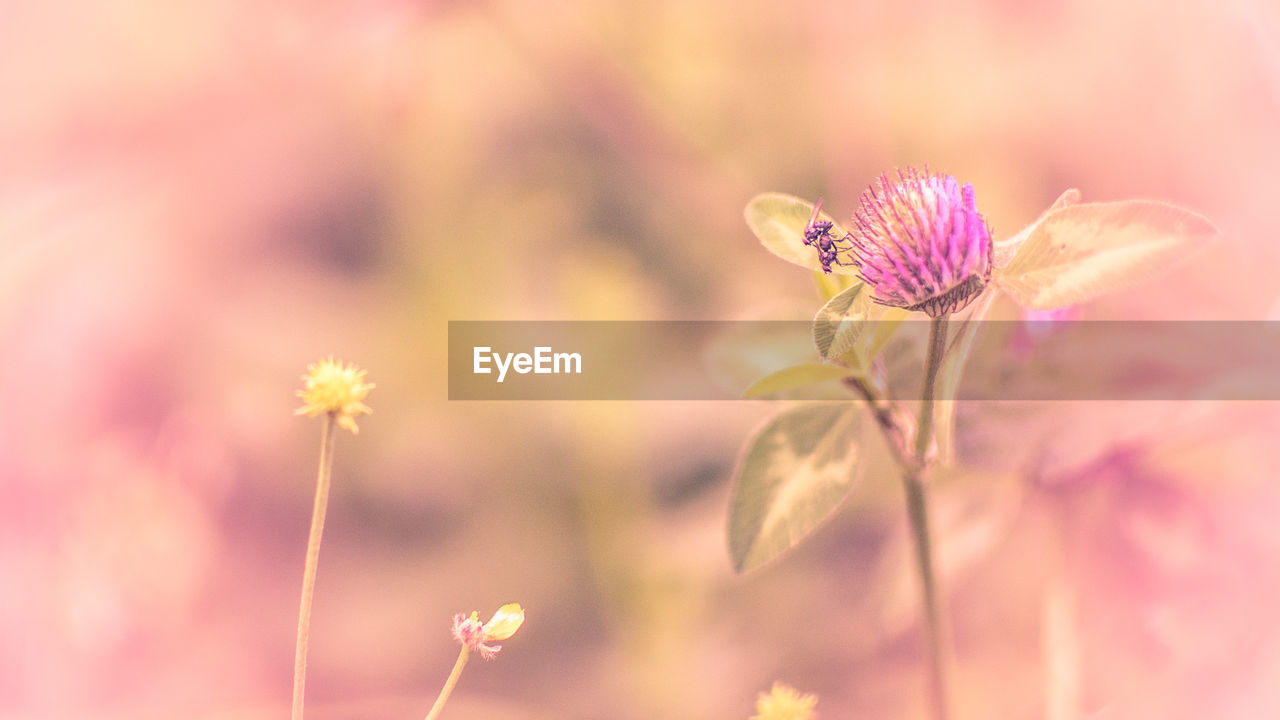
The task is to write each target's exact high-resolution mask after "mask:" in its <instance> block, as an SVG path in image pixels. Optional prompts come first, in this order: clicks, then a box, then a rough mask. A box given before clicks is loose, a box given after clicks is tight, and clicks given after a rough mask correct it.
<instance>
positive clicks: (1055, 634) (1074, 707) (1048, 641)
mask: <svg viewBox="0 0 1280 720" xmlns="http://www.w3.org/2000/svg"><path fill="white" fill-rule="evenodd" d="M1054 500H1058V502H1055V503H1054V504H1053V505H1052V506H1051V507H1050V510H1051V511H1052V515H1051V517H1050V518H1049V520H1050V532H1051V533H1052V535H1053V537H1052V540H1051V542H1052V544H1053V547H1052V548H1051V549H1050V567H1049V572H1050V576H1049V587H1048V588H1047V589H1046V591H1045V597H1044V610H1043V614H1044V618H1043V623H1044V638H1043V645H1044V663H1045V690H1046V692H1045V696H1046V697H1045V706H1046V708H1047V711H1048V712H1047V713H1046V717H1047V718H1048V720H1077V719H1078V718H1080V717H1081V716H1082V715H1083V713H1082V711H1081V708H1080V666H1081V659H1080V658H1081V649H1080V637H1079V628H1080V595H1079V589H1078V588H1077V587H1076V583H1075V576H1074V573H1073V572H1072V570H1073V567H1072V566H1073V563H1072V558H1071V532H1072V529H1071V514H1070V508H1068V507H1067V506H1066V502H1065V501H1062V500H1059V499H1057V498H1054Z"/></svg>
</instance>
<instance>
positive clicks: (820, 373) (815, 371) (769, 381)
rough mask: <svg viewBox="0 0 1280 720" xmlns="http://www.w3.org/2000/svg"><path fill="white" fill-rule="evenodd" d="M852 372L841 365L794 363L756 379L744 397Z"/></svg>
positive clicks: (799, 385)
mask: <svg viewBox="0 0 1280 720" xmlns="http://www.w3.org/2000/svg"><path fill="white" fill-rule="evenodd" d="M852 374H853V371H852V370H850V369H849V368H846V367H841V366H839V365H825V364H821V363H807V364H804V365H792V366H791V367H788V368H783V369H781V370H779V371H777V372H775V373H770V374H769V375H766V376H765V377H762V378H760V379H759V380H757V381H755V382H754V383H752V384H751V387H749V388H747V389H746V390H745V391H743V393H742V397H743V398H746V399H751V398H759V397H765V396H768V395H773V394H775V393H780V392H783V391H784V390H791V389H794V388H798V387H805V386H807V385H817V384H819V383H824V382H831V381H832V380H839V379H841V378H844V377H848V376H849V375H852Z"/></svg>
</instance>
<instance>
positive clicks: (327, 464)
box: [292, 413, 335, 720]
mask: <svg viewBox="0 0 1280 720" xmlns="http://www.w3.org/2000/svg"><path fill="white" fill-rule="evenodd" d="M334 420H335V418H334V415H333V413H328V414H327V415H325V417H324V423H323V425H322V426H321V430H320V470H319V471H318V472H317V474H316V500H315V506H314V507H313V508H312V511H311V535H310V537H309V538H308V539H307V560H306V565H305V566H304V568H303V571H302V601H301V603H300V605H299V607H298V644H297V647H296V649H295V652H294V656H293V715H292V718H293V720H302V698H303V694H304V691H305V688H306V684H307V643H308V640H309V639H310V636H311V599H312V597H313V596H314V595H315V590H316V566H317V565H318V564H319V561H320V538H321V536H322V535H323V534H324V515H325V509H326V508H327V507H328V505H329V480H330V478H331V477H332V476H333V440H334V435H335V433H334V431H333V429H334V425H335V422H334Z"/></svg>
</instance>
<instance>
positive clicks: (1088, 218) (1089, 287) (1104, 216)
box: [995, 200, 1218, 310]
mask: <svg viewBox="0 0 1280 720" xmlns="http://www.w3.org/2000/svg"><path fill="white" fill-rule="evenodd" d="M1217 237H1218V229H1217V228H1216V227H1214V225H1213V223H1212V222H1210V221H1209V220H1208V219H1207V218H1205V217H1204V216H1202V215H1198V214H1196V213H1194V212H1191V211H1190V210H1186V209H1183V208H1180V207H1177V206H1175V205H1170V204H1167V203H1162V202H1156V201H1151V200H1126V201H1120V202H1109V203H1085V204H1082V205H1071V206H1068V207H1064V208H1059V209H1057V210H1054V211H1051V212H1050V213H1049V214H1048V215H1047V216H1046V217H1045V218H1044V220H1043V221H1041V222H1040V223H1038V224H1037V225H1036V226H1035V228H1033V229H1032V231H1031V234H1030V236H1029V237H1028V238H1027V241H1026V242H1025V243H1023V245H1022V247H1021V248H1020V249H1019V250H1018V253H1017V255H1015V256H1014V258H1013V259H1012V260H1011V261H1010V262H1009V264H1008V265H1006V266H1005V267H1004V268H1003V270H1002V271H1001V272H1000V273H998V274H997V275H996V277H995V282H996V284H997V285H998V286H999V287H1000V289H1002V290H1004V291H1005V292H1007V293H1009V295H1010V296H1012V297H1013V299H1014V300H1015V301H1017V302H1018V304H1020V305H1022V306H1023V307H1026V308H1030V309H1032V310H1053V309H1056V308H1062V307H1067V306H1070V305H1076V304H1078V303H1082V302H1085V301H1086V300H1091V299H1093V298H1095V297H1097V296H1099V295H1102V294H1104V293H1107V292H1111V291H1114V290H1118V289H1120V288H1122V287H1125V286H1128V285H1131V284H1133V283H1135V282H1138V281H1139V280H1142V279H1144V278H1146V277H1149V276H1151V275H1154V274H1156V273H1158V272H1160V271H1163V270H1166V269H1168V268H1169V267H1170V266H1171V265H1173V264H1174V263H1175V262H1177V261H1179V260H1181V259H1183V258H1185V257H1186V256H1187V255H1189V254H1190V253H1191V252H1193V251H1195V250H1197V249H1199V248H1201V247H1204V246H1206V245H1208V244H1209V243H1211V242H1213V241H1214V240H1215V239H1217Z"/></svg>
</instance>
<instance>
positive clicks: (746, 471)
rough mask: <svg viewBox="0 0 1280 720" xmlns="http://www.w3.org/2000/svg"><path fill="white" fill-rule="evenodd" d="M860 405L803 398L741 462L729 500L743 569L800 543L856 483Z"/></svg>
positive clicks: (732, 543)
mask: <svg viewBox="0 0 1280 720" xmlns="http://www.w3.org/2000/svg"><path fill="white" fill-rule="evenodd" d="M861 417H862V413H861V408H859V407H857V406H855V405H853V404H852V403H842V404H839V405H830V404H812V405H802V406H799V407H796V408H793V409H791V410H788V411H786V412H784V413H783V414H781V415H779V416H777V417H776V418H774V419H773V420H771V421H770V422H769V424H768V425H766V426H765V427H764V429H763V430H761V431H760V433H759V434H757V435H756V436H755V438H753V439H752V441H751V443H750V444H749V445H748V448H747V452H746V455H745V456H744V457H743V459H742V461H741V462H740V463H739V465H738V469H737V472H736V482H735V484H734V489H733V496H732V498H731V499H730V501H729V551H730V556H731V558H732V561H733V567H734V569H735V570H737V571H738V572H745V571H748V570H753V569H755V568H757V567H760V566H761V565H763V564H765V563H767V562H769V561H770V560H772V559H774V558H776V557H777V556H778V555H780V554H782V553H783V552H785V551H786V550H788V549H790V548H791V547H793V546H795V545H796V543H798V542H800V540H801V539H803V538H804V537H805V536H807V535H809V534H810V533H811V532H813V530H814V529H815V528H817V527H818V526H819V525H820V524H821V523H822V521H823V520H825V519H826V518H827V517H829V516H830V515H831V514H832V513H833V512H834V511H835V509H836V508H837V507H838V506H839V505H840V503H841V502H842V501H843V500H844V498H845V497H846V496H847V495H848V494H849V490H850V489H851V488H852V487H853V481H854V469H855V467H856V464H857V460H858V448H857V440H858V431H859V429H860V427H861Z"/></svg>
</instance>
